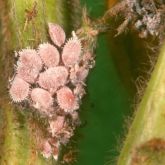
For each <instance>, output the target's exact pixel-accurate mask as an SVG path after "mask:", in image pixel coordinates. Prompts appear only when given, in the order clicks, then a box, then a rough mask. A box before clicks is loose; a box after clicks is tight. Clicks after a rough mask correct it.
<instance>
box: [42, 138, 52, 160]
mask: <svg viewBox="0 0 165 165" xmlns="http://www.w3.org/2000/svg"><path fill="white" fill-rule="evenodd" d="M51 154H52V147H51V145H50V144H49V142H48V141H44V143H43V146H42V155H43V156H44V157H45V158H49V157H50V156H51Z"/></svg>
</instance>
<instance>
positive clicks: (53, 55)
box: [9, 23, 94, 160]
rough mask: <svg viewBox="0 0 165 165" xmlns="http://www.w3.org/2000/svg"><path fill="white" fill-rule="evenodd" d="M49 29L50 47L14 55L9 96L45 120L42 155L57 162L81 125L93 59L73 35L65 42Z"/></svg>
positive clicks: (58, 32) (62, 34)
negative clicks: (86, 85)
mask: <svg viewBox="0 0 165 165" xmlns="http://www.w3.org/2000/svg"><path fill="white" fill-rule="evenodd" d="M48 29H49V35H50V38H51V40H52V42H53V44H50V43H42V44H40V45H39V46H38V48H37V49H30V48H26V49H23V50H20V51H19V52H16V55H17V57H18V61H17V65H16V73H15V76H14V78H13V80H12V81H11V82H10V89H9V93H10V96H11V98H12V100H13V102H15V103H22V102H28V103H29V105H30V107H31V109H32V110H33V111H37V112H38V113H39V114H41V115H45V116H46V117H47V119H48V128H47V132H48V135H49V136H47V138H46V139H45V140H44V141H43V144H42V149H41V150H42V151H41V152H42V154H43V156H44V157H45V158H49V157H51V156H53V157H54V159H56V160H57V159H58V157H59V149H60V147H61V146H62V145H66V144H67V143H68V142H69V140H70V138H71V137H72V136H73V135H74V130H75V128H76V127H77V126H78V125H79V124H80V121H79V115H78V109H79V105H80V102H81V99H82V97H83V96H84V94H85V89H84V87H85V80H86V77H87V75H88V72H89V70H90V68H92V66H91V65H90V64H91V63H92V61H94V59H93V57H92V53H91V52H90V51H88V50H83V49H82V44H81V42H80V40H79V38H78V37H77V35H76V34H75V32H74V31H73V32H72V37H71V38H70V39H69V40H68V41H67V42H65V40H66V35H65V32H64V30H63V29H62V28H61V27H60V26H59V25H57V24H53V23H49V24H48Z"/></svg>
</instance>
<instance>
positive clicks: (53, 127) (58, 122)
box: [49, 116, 65, 137]
mask: <svg viewBox="0 0 165 165" xmlns="http://www.w3.org/2000/svg"><path fill="white" fill-rule="evenodd" d="M64 124H65V117H64V116H57V118H56V119H54V120H52V121H49V125H50V132H51V134H52V136H53V137H55V136H56V134H58V133H60V131H61V130H62V129H63V127H64Z"/></svg>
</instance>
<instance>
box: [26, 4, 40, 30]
mask: <svg viewBox="0 0 165 165" xmlns="http://www.w3.org/2000/svg"><path fill="white" fill-rule="evenodd" d="M36 16H37V2H36V1H35V2H34V5H33V8H32V9H31V10H30V9H25V18H26V20H25V25H24V30H23V31H25V30H26V27H27V25H28V23H29V22H30V21H32V20H33V18H35V17H36Z"/></svg>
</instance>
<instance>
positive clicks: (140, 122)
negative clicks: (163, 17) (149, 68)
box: [117, 46, 165, 165]
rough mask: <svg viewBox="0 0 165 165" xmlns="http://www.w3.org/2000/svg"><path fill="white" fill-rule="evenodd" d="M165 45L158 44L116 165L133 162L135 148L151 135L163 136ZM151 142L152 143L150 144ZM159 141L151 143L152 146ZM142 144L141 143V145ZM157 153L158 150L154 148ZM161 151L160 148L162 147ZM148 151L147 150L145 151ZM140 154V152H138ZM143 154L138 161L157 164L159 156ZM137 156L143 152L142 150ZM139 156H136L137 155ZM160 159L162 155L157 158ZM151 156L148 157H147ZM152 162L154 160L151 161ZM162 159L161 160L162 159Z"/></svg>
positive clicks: (164, 134) (151, 138)
mask: <svg viewBox="0 0 165 165" xmlns="http://www.w3.org/2000/svg"><path fill="white" fill-rule="evenodd" d="M164 67H165V46H164V47H163V48H162V50H161V53H160V55H159V58H158V61H157V64H156V66H155V69H154V71H153V73H152V76H151V80H150V81H149V83H148V87H147V89H146V92H145V94H144V97H143V99H142V102H141V104H140V105H139V108H138V110H137V112H136V116H135V119H134V121H133V123H132V126H131V128H130V130H129V133H128V136H127V138H126V141H125V143H124V147H123V149H122V151H121V154H120V156H119V159H118V163H117V164H118V165H134V164H135V162H133V158H134V157H136V155H135V153H137V150H138V152H139V149H140V148H141V147H142V146H144V145H145V144H147V143H148V142H150V141H151V140H152V141H155V140H154V139H161V141H162V142H164V140H165V131H164V130H165V72H164ZM154 145H155V146H154ZM156 145H159V144H157V143H155V144H154V143H153V146H152V147H153V148H152V149H154V147H157V146H156ZM142 148H143V147H142ZM153 151H154V154H157V153H158V152H159V151H157V152H155V150H153ZM163 151H164V150H163ZM148 152H150V151H148ZM140 154H142V153H140ZM149 155H150V154H147V156H146V155H145V156H146V157H147V160H145V161H144V162H142V160H141V161H140V160H139V161H140V163H139V165H144V164H145V165H146V164H147V161H150V164H149V165H151V164H152V165H160V162H159V161H160V160H159V161H158V160H157V161H155V160H153V155H152V154H151V155H150V156H149ZM141 156H144V155H143V154H142V155H141ZM139 159H140V158H139ZM160 159H161V162H162V161H163V162H164V155H163V156H162V157H161V158H160ZM151 160H152V161H151ZM153 162H154V163H153ZM164 163H165V162H164Z"/></svg>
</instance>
